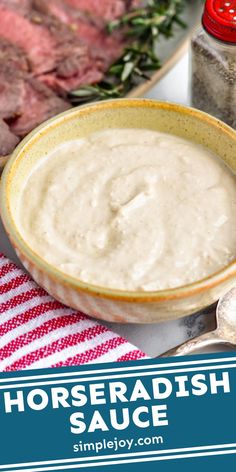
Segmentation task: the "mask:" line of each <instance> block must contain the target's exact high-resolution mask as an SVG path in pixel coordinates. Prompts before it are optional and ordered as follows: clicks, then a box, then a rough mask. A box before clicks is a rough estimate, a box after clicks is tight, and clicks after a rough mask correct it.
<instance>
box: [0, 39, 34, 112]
mask: <svg viewBox="0 0 236 472" xmlns="http://www.w3.org/2000/svg"><path fill="white" fill-rule="evenodd" d="M27 69H28V63H27V60H26V57H25V56H24V54H23V53H22V51H21V50H19V49H18V48H17V47H15V46H14V45H12V44H10V43H9V42H8V41H5V40H1V39H0V118H4V119H6V120H9V119H13V118H15V117H16V116H17V115H19V114H20V113H21V109H22V105H23V95H24V77H25V74H26V73H27Z"/></svg>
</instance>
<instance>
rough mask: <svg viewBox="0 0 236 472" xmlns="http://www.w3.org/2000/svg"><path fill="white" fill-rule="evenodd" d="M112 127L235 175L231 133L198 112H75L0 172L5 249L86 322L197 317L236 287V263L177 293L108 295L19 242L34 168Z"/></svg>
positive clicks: (140, 108) (41, 130) (125, 106)
mask: <svg viewBox="0 0 236 472" xmlns="http://www.w3.org/2000/svg"><path fill="white" fill-rule="evenodd" d="M114 127H125V128H127V127H128V128H129V127H134V128H148V129H151V130H158V131H163V132H167V133H172V134H174V135H176V136H180V137H184V138H187V139H190V140H192V141H194V142H196V143H199V144H202V145H203V146H205V147H207V148H208V149H210V150H211V151H213V152H214V153H215V154H218V155H219V156H220V158H221V159H223V161H224V162H225V163H226V164H227V165H228V166H229V167H230V168H231V169H232V170H233V171H234V172H235V171H236V132H235V131H233V130H232V129H231V128H229V127H228V126H226V125H224V124H223V123H221V122H220V121H218V120H216V119H214V118H212V117H210V116H209V115H207V114H205V113H202V112H200V111H197V110H193V109H190V108H186V107H183V106H180V105H174V104H170V103H162V102H157V101H152V100H145V99H122V100H112V101H106V102H100V103H96V104H90V105H87V106H84V107H79V108H77V109H76V108H74V109H72V110H70V111H67V112H65V113H63V114H61V115H59V116H57V117H55V118H53V119H51V120H49V121H48V122H46V123H44V124H43V125H41V126H40V127H38V128H37V129H36V130H34V131H33V132H32V133H31V134H30V135H29V136H27V137H26V138H25V139H24V140H23V141H22V142H21V143H20V145H19V146H18V147H17V148H16V150H15V152H14V153H13V155H12V157H11V158H10V160H9V162H8V164H7V166H6V168H5V170H4V172H3V176H2V183H1V196H0V205H1V214H2V220H3V223H4V226H5V228H6V231H7V233H8V235H9V238H10V240H11V242H12V245H13V246H14V248H15V250H16V253H17V255H18V257H19V258H20V260H21V261H22V263H23V265H24V266H25V268H26V269H27V270H28V271H29V272H30V273H31V275H32V277H33V278H34V279H35V280H36V282H37V283H38V284H39V285H41V286H42V287H44V288H45V289H46V290H47V291H48V292H49V293H50V294H51V295H52V296H53V297H55V298H56V299H58V300H60V301H61V302H63V303H64V304H66V305H69V306H71V307H72V308H75V309H77V310H81V311H83V312H85V313H87V314H89V315H91V316H93V317H96V318H99V319H103V320H108V321H112V322H114V321H115V322H122V323H123V322H124V323H133V322H135V323H155V322H158V321H166V320H170V319H174V318H178V317H181V316H185V315H189V314H191V313H194V312H197V311H199V310H201V309H203V308H205V307H207V306H209V305H211V304H212V303H214V302H215V301H216V300H217V299H218V298H219V297H220V296H221V295H222V294H223V293H224V292H226V291H227V290H228V289H230V288H232V287H233V286H234V285H235V284H236V261H233V262H232V263H231V264H229V265H228V266H227V267H225V268H224V269H223V270H221V271H219V272H217V273H214V274H213V275H211V276H210V277H207V278H205V279H203V280H199V281H197V282H195V283H192V284H190V285H186V286H182V287H179V288H173V289H168V290H163V291H155V292H129V291H121V290H112V289H109V288H107V287H99V286H95V285H91V284H88V283H84V282H82V281H81V280H79V279H77V278H75V277H72V276H69V275H67V274H65V273H62V272H61V271H59V270H57V269H56V268H55V267H53V266H52V265H50V264H48V263H47V262H46V261H45V260H43V259H42V258H41V257H40V256H39V255H37V254H36V253H34V252H33V250H32V249H31V248H30V241H25V240H24V239H23V238H22V236H21V234H20V230H19V228H18V227H17V223H16V208H17V201H18V198H19V195H20V192H21V189H22V186H23V185H24V183H25V181H26V179H27V177H28V176H29V174H30V172H31V171H32V169H33V167H34V166H35V164H36V163H37V162H38V160H39V159H41V158H42V156H44V155H46V154H47V153H50V152H51V151H52V150H53V149H54V148H55V147H56V146H58V145H59V144H62V143H64V142H65V141H68V140H71V139H78V138H80V137H85V136H86V135H88V134H90V133H92V132H95V131H98V130H101V129H107V128H114ZM206 205H207V202H206ZM186 230H187V228H186Z"/></svg>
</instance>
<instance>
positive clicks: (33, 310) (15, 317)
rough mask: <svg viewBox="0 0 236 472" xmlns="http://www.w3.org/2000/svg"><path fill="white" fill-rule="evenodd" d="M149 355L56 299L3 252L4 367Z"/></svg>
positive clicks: (0, 327) (0, 325)
mask: <svg viewBox="0 0 236 472" xmlns="http://www.w3.org/2000/svg"><path fill="white" fill-rule="evenodd" d="M144 357H145V354H144V353H143V352H141V351H140V350H139V349H137V348H136V347H134V346H132V345H131V344H130V343H128V342H127V341H126V340H125V339H124V338H122V337H121V336H118V335H117V334H116V333H114V332H112V331H111V330H109V329H107V328H106V327H104V326H102V325H101V324H99V323H97V322H96V321H94V320H93V319H91V318H89V317H88V316H87V315H84V314H83V313H80V312H76V311H74V310H72V309H70V308H67V307H65V306H64V305H62V304H61V303H59V302H57V301H56V300H54V299H53V298H52V297H50V296H49V295H48V294H47V293H46V292H45V291H44V290H43V289H42V288H40V287H39V286H38V285H37V284H36V283H35V282H34V281H33V280H32V279H31V278H30V277H29V276H28V275H27V274H26V273H25V272H23V271H22V270H21V269H19V268H18V267H16V265H15V264H13V263H12V262H11V261H9V259H7V258H6V257H5V256H3V255H2V254H0V371H13V370H23V369H37V368H45V367H62V366H74V365H80V364H85V363H100V362H101V363H104V362H112V361H129V360H137V359H141V358H144Z"/></svg>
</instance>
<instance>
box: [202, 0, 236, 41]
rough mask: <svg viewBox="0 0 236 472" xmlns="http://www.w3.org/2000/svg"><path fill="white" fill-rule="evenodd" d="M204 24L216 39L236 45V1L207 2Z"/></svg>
mask: <svg viewBox="0 0 236 472" xmlns="http://www.w3.org/2000/svg"><path fill="white" fill-rule="evenodd" d="M202 24H203V26H204V28H205V30H206V31H207V32H208V33H209V34H211V35H212V36H214V37H215V38H217V39H220V40H221V41H225V42H227V43H235V44H236V0H231V1H230V0H206V3H205V9H204V12H203V17H202Z"/></svg>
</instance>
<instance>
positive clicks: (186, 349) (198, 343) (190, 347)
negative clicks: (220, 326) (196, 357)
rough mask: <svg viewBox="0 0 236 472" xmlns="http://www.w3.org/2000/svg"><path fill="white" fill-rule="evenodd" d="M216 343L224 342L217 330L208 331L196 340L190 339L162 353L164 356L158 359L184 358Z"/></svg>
mask: <svg viewBox="0 0 236 472" xmlns="http://www.w3.org/2000/svg"><path fill="white" fill-rule="evenodd" d="M216 343H224V344H225V340H224V339H222V338H220V337H219V335H218V333H217V330H215V331H210V333H205V334H202V335H201V336H198V337H197V338H194V339H190V341H187V342H186V343H184V344H181V345H180V346H177V347H174V348H173V349H170V350H169V351H167V352H164V354H161V356H158V357H169V356H186V355H188V354H191V353H192V352H193V351H195V350H197V349H202V348H204V347H208V346H211V345H212V344H216Z"/></svg>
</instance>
